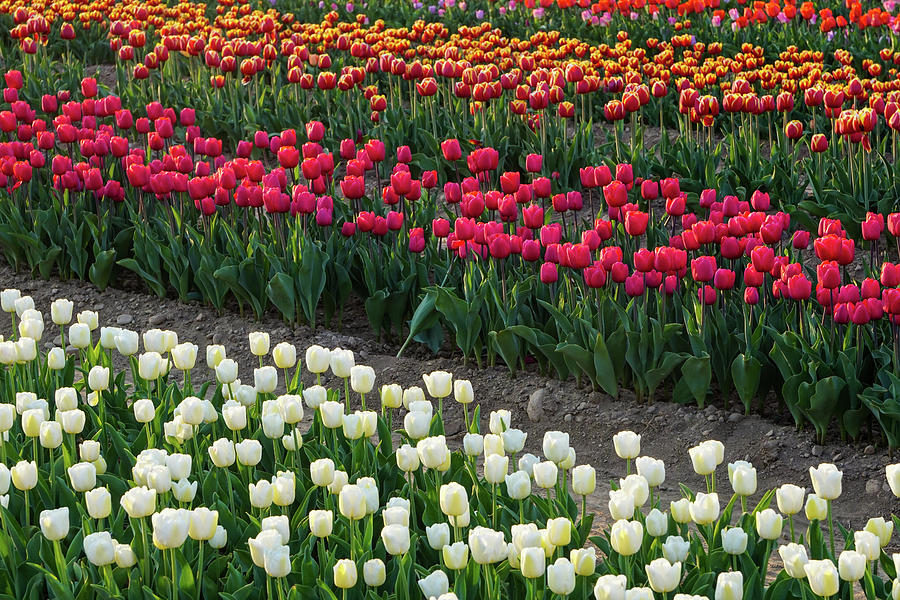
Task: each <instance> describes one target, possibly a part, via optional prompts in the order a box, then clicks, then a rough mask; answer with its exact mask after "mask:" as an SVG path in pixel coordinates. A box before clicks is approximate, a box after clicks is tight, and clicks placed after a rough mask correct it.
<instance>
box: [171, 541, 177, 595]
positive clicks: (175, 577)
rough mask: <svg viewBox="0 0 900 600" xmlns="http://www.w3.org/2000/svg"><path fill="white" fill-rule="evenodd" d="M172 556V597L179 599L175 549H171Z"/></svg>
mask: <svg viewBox="0 0 900 600" xmlns="http://www.w3.org/2000/svg"><path fill="white" fill-rule="evenodd" d="M169 553H170V555H171V557H172V599H173V600H178V577H177V576H176V573H177V571H176V569H177V566H176V564H175V549H174V548H173V549H172V550H169Z"/></svg>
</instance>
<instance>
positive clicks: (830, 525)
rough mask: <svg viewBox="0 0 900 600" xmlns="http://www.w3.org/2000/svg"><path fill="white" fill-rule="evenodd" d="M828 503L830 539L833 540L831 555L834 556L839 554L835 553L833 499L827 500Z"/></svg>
mask: <svg viewBox="0 0 900 600" xmlns="http://www.w3.org/2000/svg"><path fill="white" fill-rule="evenodd" d="M826 503H827V504H828V539H829V541H830V542H831V556H832V558H834V557H836V556H837V555H836V554H835V553H834V520H833V518H832V515H831V500H827V501H826Z"/></svg>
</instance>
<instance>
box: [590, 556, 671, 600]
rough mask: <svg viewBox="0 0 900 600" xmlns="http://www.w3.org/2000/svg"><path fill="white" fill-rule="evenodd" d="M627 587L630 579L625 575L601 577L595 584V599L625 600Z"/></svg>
mask: <svg viewBox="0 0 900 600" xmlns="http://www.w3.org/2000/svg"><path fill="white" fill-rule="evenodd" d="M657 560H665V559H657ZM654 562H655V561H654ZM651 564H652V563H651ZM647 568H648V569H649V568H650V566H649V565H648V566H647ZM627 586H628V579H627V578H626V577H625V575H601V576H600V578H599V579H597V581H596V582H595V583H594V598H596V599H597V600H623V599H624V598H625V588H626V587H627ZM673 589H674V588H673Z"/></svg>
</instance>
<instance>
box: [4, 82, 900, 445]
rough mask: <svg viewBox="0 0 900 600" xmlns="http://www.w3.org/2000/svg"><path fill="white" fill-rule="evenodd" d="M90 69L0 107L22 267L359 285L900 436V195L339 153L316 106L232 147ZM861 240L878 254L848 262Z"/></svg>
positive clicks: (255, 289)
mask: <svg viewBox="0 0 900 600" xmlns="http://www.w3.org/2000/svg"><path fill="white" fill-rule="evenodd" d="M7 75H8V77H7V79H8V82H9V83H11V87H10V88H9V89H12V90H16V89H17V88H16V84H17V77H18V74H17V73H16V72H10V73H8V74H7ZM81 87H82V93H83V94H84V95H85V96H86V98H85V99H83V100H81V101H77V100H72V99H71V98H66V97H65V96H63V98H62V100H63V102H62V103H60V102H59V100H60V98H59V97H58V96H45V97H44V99H43V100H42V103H41V106H40V108H39V109H38V107H31V106H30V105H28V103H26V102H24V101H15V102H14V103H13V105H11V108H12V110H11V111H10V112H9V113H0V120H2V119H3V118H6V115H8V116H9V118H12V119H13V120H14V121H15V122H18V123H19V126H18V133H17V136H18V137H19V138H20V139H18V140H15V141H8V142H0V153H2V155H3V156H2V157H0V173H2V175H0V176H2V177H4V178H5V179H6V186H7V189H8V190H9V192H10V195H11V196H10V197H11V200H12V201H11V202H7V203H5V204H3V205H2V206H0V239H2V241H3V242H4V247H3V250H4V253H5V256H6V258H7V260H8V261H9V262H10V263H12V264H13V265H15V266H16V267H25V266H27V267H28V268H30V269H32V270H33V271H37V272H38V273H40V274H41V275H43V276H45V277H46V276H50V275H53V274H57V273H58V274H61V275H63V276H77V277H79V278H84V279H90V280H91V281H92V282H94V283H95V284H97V285H98V286H100V287H105V286H106V285H107V284H108V283H109V282H110V281H111V280H112V278H113V277H115V275H116V271H117V270H120V269H128V270H130V271H133V272H134V273H136V274H137V275H139V276H140V277H141V278H142V279H143V280H144V281H145V282H146V284H147V286H148V287H149V288H150V289H151V290H152V291H153V292H154V293H156V294H159V295H164V294H166V293H168V292H169V291H171V290H174V292H175V293H176V294H177V295H178V296H179V297H180V298H181V299H184V300H190V299H199V300H203V301H205V302H207V303H209V304H211V305H212V306H214V307H216V308H219V309H221V308H223V307H224V306H225V303H226V301H236V302H237V303H238V304H239V306H240V307H241V309H243V308H245V307H248V308H250V309H251V310H253V312H254V313H255V314H256V315H258V316H259V315H261V314H262V313H263V312H264V311H265V310H266V309H267V308H268V307H269V306H274V308H275V309H277V310H278V311H280V312H281V314H282V315H284V317H285V318H286V319H289V320H295V319H297V320H299V319H305V320H306V321H309V322H312V323H315V319H316V317H317V315H319V314H320V309H324V312H325V316H326V317H328V318H331V317H333V316H334V315H335V314H337V315H340V314H341V311H342V309H343V307H344V306H345V304H346V303H347V302H348V301H349V299H350V297H351V294H353V293H354V292H355V293H356V294H357V295H358V296H359V297H360V298H361V299H362V301H363V302H364V307H365V310H366V314H367V316H368V317H369V321H370V323H371V325H372V327H373V329H374V330H375V331H376V332H378V333H381V332H383V331H388V332H391V331H397V332H400V333H401V334H402V335H403V336H406V337H408V339H409V340H416V341H420V342H424V343H426V344H428V345H430V346H431V347H433V348H435V349H436V348H438V347H440V345H441V344H442V340H443V337H444V335H445V332H449V333H450V334H451V335H452V338H453V341H454V342H455V344H456V346H457V347H458V348H459V350H460V351H461V352H462V354H463V356H464V357H466V358H469V357H472V358H474V359H475V360H476V361H477V362H478V363H481V362H482V360H487V361H488V362H489V363H492V364H493V363H494V362H495V361H496V359H497V357H499V358H500V359H501V360H502V361H503V362H505V363H506V364H507V365H508V366H509V368H510V369H512V370H515V369H518V368H521V367H524V366H525V364H526V362H532V361H534V362H537V363H538V366H539V367H540V368H541V369H542V370H544V371H547V370H551V369H552V371H553V372H555V373H556V374H557V375H558V376H560V377H563V378H565V377H568V376H570V375H575V376H576V377H579V378H580V377H582V376H585V377H586V378H587V379H589V380H590V382H591V384H592V385H595V386H598V387H600V388H602V389H603V390H604V391H606V392H607V393H609V394H612V395H615V394H616V393H617V391H618V389H619V387H620V386H629V387H632V388H635V389H636V391H637V393H638V395H639V397H641V398H644V397H648V398H652V397H653V396H654V393H655V392H656V390H657V389H660V388H661V386H665V387H668V386H669V385H670V386H671V397H672V398H674V399H675V400H677V401H680V402H696V403H698V404H700V405H703V404H704V403H705V402H706V399H707V396H708V394H709V391H710V389H711V386H712V385H713V382H715V384H716V386H717V387H718V389H719V391H720V392H721V393H722V394H723V395H724V396H725V397H726V398H729V397H731V394H732V393H733V392H734V393H736V394H737V396H738V397H739V399H740V401H741V402H742V403H743V404H744V406H745V408H746V409H747V410H748V411H749V410H750V408H751V405H752V402H753V401H754V399H755V398H759V399H763V398H765V397H766V395H767V393H768V392H769V391H770V390H774V391H775V392H776V394H778V395H779V396H780V397H781V398H782V399H783V401H784V404H785V405H786V406H787V408H788V409H789V410H790V412H791V414H792V415H793V417H794V419H795V420H796V422H797V424H798V425H801V424H804V423H807V422H808V423H810V424H812V425H813V426H814V427H815V428H816V430H817V432H818V434H819V436H820V437H823V438H824V436H825V435H826V432H827V430H828V428H829V427H831V426H833V425H834V424H836V425H837V426H838V428H839V430H840V431H841V433H842V434H849V435H850V436H853V437H856V436H858V435H859V433H860V432H861V431H863V430H865V429H866V425H867V424H869V423H871V422H872V421H877V422H878V424H879V425H880V428H881V430H882V431H883V433H884V435H885V437H886V441H887V442H888V444H890V445H891V446H896V445H898V444H900V421H898V419H897V418H896V416H895V411H893V409H892V408H891V398H892V397H893V395H894V394H895V392H896V391H897V389H896V388H895V386H896V385H897V384H896V379H895V377H896V375H897V372H898V364H897V363H898V359H897V356H898V347H897V328H896V325H897V323H896V321H897V318H896V315H897V314H900V297H898V292H897V288H898V283H900V279H898V271H897V266H896V265H895V264H894V263H892V262H890V261H885V260H884V258H883V257H884V256H886V255H887V254H886V253H887V251H888V250H892V249H893V246H894V245H895V243H894V241H886V240H885V239H884V238H888V240H896V237H897V234H898V233H900V223H898V219H900V218H898V216H897V214H896V213H889V214H888V215H887V216H886V217H885V216H884V215H883V214H882V213H875V212H871V213H868V214H867V215H866V216H865V218H864V219H861V220H860V221H861V222H854V221H852V220H851V219H845V220H844V221H841V220H840V219H829V218H823V219H821V220H820V221H819V223H818V224H816V223H815V222H814V223H813V225H812V227H804V226H803V224H804V223H806V222H807V221H809V220H810V217H809V215H808V214H806V213H798V212H796V211H795V212H794V215H791V214H788V213H785V212H774V211H773V210H772V199H771V196H770V195H769V194H768V193H765V192H762V191H759V190H756V191H753V192H752V193H751V192H750V191H749V190H740V191H739V192H738V194H728V193H727V190H720V191H716V190H715V189H713V188H707V189H701V190H698V189H696V188H695V187H694V185H693V184H691V183H690V182H689V181H686V180H685V179H683V178H676V177H670V178H663V179H655V178H647V179H642V178H641V174H642V173H641V172H640V171H639V170H637V169H636V167H635V166H634V165H632V164H629V163H619V164H617V165H616V164H613V165H607V164H598V165H596V166H584V167H580V168H579V169H578V178H579V185H577V186H575V188H574V189H573V188H570V187H568V186H566V185H565V184H564V182H563V181H561V180H559V179H557V178H556V177H555V176H554V174H553V173H550V172H548V171H549V170H548V168H547V167H546V165H545V164H544V157H543V156H542V155H539V154H529V155H527V156H526V157H525V159H524V170H522V171H518V170H516V171H502V170H501V167H500V165H501V153H500V151H499V150H498V149H496V148H493V147H490V146H483V145H481V146H479V145H473V144H470V143H466V142H463V143H460V142H459V141H457V140H456V139H448V140H445V141H443V142H442V143H441V144H440V150H439V152H438V154H436V155H435V156H433V157H425V156H423V155H422V154H419V153H416V154H414V153H413V149H411V148H410V147H409V146H399V147H397V148H391V147H389V146H387V145H386V144H385V143H384V142H383V141H382V140H379V139H375V138H373V139H369V140H368V141H366V142H365V143H364V144H357V143H356V142H355V141H354V140H352V139H344V140H343V141H342V142H341V143H340V144H339V148H335V150H336V152H335V151H332V150H330V149H328V148H326V147H325V146H324V144H326V143H327V142H326V137H327V129H326V127H325V126H324V125H323V124H322V123H321V122H317V121H313V122H309V123H308V124H306V127H305V129H304V130H303V131H302V132H301V133H300V134H299V135H298V132H297V131H296V130H293V129H288V130H284V131H282V132H281V133H280V134H277V135H269V134H267V133H266V132H257V133H256V134H255V135H254V136H253V140H252V141H250V140H244V141H241V142H239V143H238V144H237V147H236V152H235V154H236V156H235V157H234V158H231V159H227V158H226V157H225V150H226V146H225V144H224V143H223V142H222V140H220V139H217V138H212V137H204V135H203V131H202V130H201V129H200V128H199V126H198V125H197V124H196V112H195V111H193V110H191V109H183V110H181V111H179V112H178V113H176V111H175V110H174V109H172V108H166V107H164V106H163V105H162V104H160V103H152V104H149V105H147V106H146V107H145V109H144V113H145V114H146V115H147V116H135V114H134V113H132V112H131V111H130V110H129V109H127V108H122V105H121V101H120V99H119V98H118V97H116V96H107V97H94V92H95V85H94V82H93V80H90V79H86V80H84V81H83V82H82V86H81ZM39 110H40V111H41V112H42V113H45V114H46V116H48V117H51V116H52V117H53V119H52V125H51V124H48V123H47V121H46V120H45V119H42V118H39V117H38V114H39V113H38V111H39ZM136 134H141V135H142V137H143V135H146V143H145V142H144V139H141V138H138V139H134V136H135V135H136ZM304 136H305V138H306V141H305V142H304V141H303V138H304ZM182 140H183V141H184V142H185V143H177V142H180V141H182ZM464 148H466V149H467V151H466V152H464ZM336 155H337V156H336ZM437 165H440V166H441V169H440V171H439V170H438V169H430V170H427V169H423V166H437ZM636 170H637V173H636ZM439 172H443V173H448V174H449V175H447V176H446V177H445V176H441V175H439ZM373 180H374V187H373ZM720 194H721V195H720ZM586 212H587V213H588V214H587V218H585V213H586ZM654 213H655V214H654ZM601 215H602V216H601ZM595 217H599V218H595ZM798 222H799V223H800V225H801V226H800V227H797V225H796V224H797V223H798ZM32 223H33V224H34V225H33V226H32V225H31V224H32ZM844 223H846V224H847V227H848V228H851V232H853V231H854V230H856V228H857V227H858V228H859V232H860V233H859V236H858V237H857V236H856V235H854V234H853V233H848V232H847V230H845V226H844ZM885 229H887V232H885ZM860 238H861V242H860V243H862V244H864V245H865V247H866V249H867V250H869V252H868V257H867V260H864V261H863V262H864V265H865V267H864V269H863V271H862V272H853V273H850V272H848V270H847V267H848V266H849V265H851V264H852V263H853V262H854V259H855V258H857V254H856V243H855V242H854V239H860ZM810 245H812V246H813V249H814V254H815V258H816V259H817V261H812V257H811V255H810V254H811V253H810V252H809V250H808V247H809V246H810ZM860 254H861V255H862V254H864V253H860ZM861 258H865V257H861ZM804 261H805V262H804ZM712 307H715V308H716V310H713V308H712ZM4 310H7V311H13V310H14V307H13V306H12V305H10V304H7V305H5V306H4ZM803 365H814V366H815V368H814V369H809V368H806V367H804V366H803Z"/></svg>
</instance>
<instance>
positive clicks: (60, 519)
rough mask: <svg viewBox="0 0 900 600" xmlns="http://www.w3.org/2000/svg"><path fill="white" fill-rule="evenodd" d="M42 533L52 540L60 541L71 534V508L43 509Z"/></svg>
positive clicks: (41, 517) (41, 519)
mask: <svg viewBox="0 0 900 600" xmlns="http://www.w3.org/2000/svg"><path fill="white" fill-rule="evenodd" d="M40 524H41V533H42V534H44V537H45V538H47V539H48V540H50V541H51V542H58V541H59V540H61V539H63V538H64V537H66V536H67V535H68V534H69V508H68V507H65V506H64V507H62V508H57V509H55V510H43V511H41V516H40Z"/></svg>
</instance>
